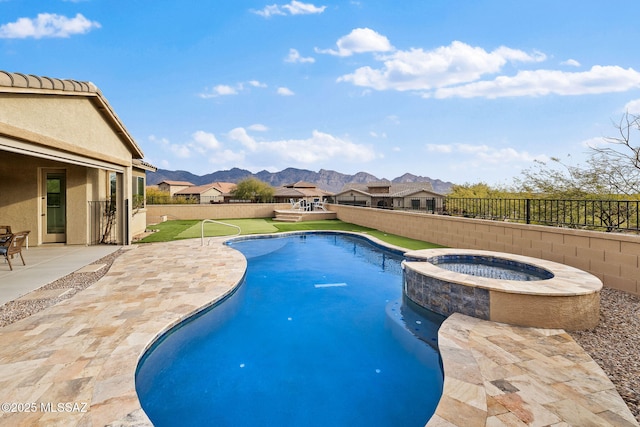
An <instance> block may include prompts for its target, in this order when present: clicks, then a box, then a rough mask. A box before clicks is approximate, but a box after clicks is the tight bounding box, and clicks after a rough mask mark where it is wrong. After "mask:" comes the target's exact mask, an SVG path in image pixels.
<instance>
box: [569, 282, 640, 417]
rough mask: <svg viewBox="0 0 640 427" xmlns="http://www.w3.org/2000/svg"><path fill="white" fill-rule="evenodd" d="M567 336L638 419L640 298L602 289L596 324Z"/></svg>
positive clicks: (639, 409) (639, 405)
mask: <svg viewBox="0 0 640 427" xmlns="http://www.w3.org/2000/svg"><path fill="white" fill-rule="evenodd" d="M570 335H571V336H572V337H573V339H574V340H576V341H577V342H578V344H580V345H581V346H582V348H584V349H585V351H586V352H587V353H589V355H591V357H592V358H593V360H595V361H596V362H597V363H598V365H600V367H602V369H603V370H604V371H605V373H606V374H607V375H608V376H609V378H610V379H611V381H612V382H613V383H614V384H615V385H616V388H617V389H618V393H619V394H620V396H622V398H623V399H624V401H625V402H626V403H627V406H628V407H629V409H630V410H631V412H632V413H633V415H635V417H636V419H637V420H638V422H640V297H638V296H635V295H631V294H627V293H625V292H620V291H616V290H614V289H610V288H603V289H602V292H601V294H600V323H599V324H598V326H597V327H596V328H595V329H593V330H590V331H584V332H570Z"/></svg>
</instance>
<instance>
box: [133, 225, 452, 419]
mask: <svg viewBox="0 0 640 427" xmlns="http://www.w3.org/2000/svg"><path fill="white" fill-rule="evenodd" d="M231 246H232V247H233V248H235V249H237V250H239V251H241V252H242V253H243V254H244V255H245V256H246V257H247V259H248V267H247V274H246V278H245V283H244V284H243V285H242V286H240V288H239V289H238V291H236V292H235V293H234V294H233V296H231V297H230V298H228V299H227V300H225V301H224V302H223V303H221V304H219V305H218V306H216V307H214V308H213V309H211V310H209V311H207V312H206V313H204V314H202V315H199V316H197V317H196V318H195V319H193V320H191V321H189V322H185V323H183V324H182V325H181V326H180V327H179V328H176V329H174V330H173V331H171V332H170V333H168V334H166V335H165V336H163V337H162V339H160V340H159V342H158V343H157V344H156V345H154V347H153V348H152V349H150V351H149V352H148V353H147V354H146V355H145V356H144V357H143V359H142V360H141V363H140V365H139V366H138V372H137V375H136V389H137V392H138V396H139V398H140V402H141V403H142V407H143V409H144V410H145V412H146V413H147V414H148V416H149V417H150V419H151V420H152V422H153V423H154V425H156V426H176V425H189V426H198V425H207V426H234V427H237V426H252V427H253V426H278V427H281V426H350V427H353V426H368V427H371V426H424V424H425V423H426V421H427V420H428V419H429V418H430V417H431V415H432V414H433V412H434V411H435V407H436V405H437V403H438V400H439V399H440V395H441V392H442V372H441V369H440V361H439V355H438V352H437V351H436V350H435V349H434V347H435V346H434V345H433V344H434V342H435V337H434V336H433V334H434V333H435V331H436V330H437V326H438V325H437V322H436V323H433V322H432V321H431V320H429V319H427V318H423V317H421V316H420V315H419V314H418V313H415V312H413V311H411V312H410V311H408V309H407V307H406V306H404V305H403V304H402V303H401V297H402V270H401V265H400V262H401V257H400V256H399V255H398V254H393V253H391V252H389V251H385V250H382V249H381V248H378V247H375V246H373V245H371V244H369V243H368V242H367V241H366V240H364V239H361V238H356V237H348V236H343V235H339V234H326V233H312V234H301V235H293V236H289V237H278V238H263V239H250V240H242V241H235V242H232V243H231ZM212 261H213V260H212ZM399 325H400V329H401V330H398V328H399ZM425 330H427V331H430V335H425V333H424V331H425ZM408 331H412V332H413V333H410V332H408ZM417 335H421V338H418V337H417ZM429 344H432V345H429Z"/></svg>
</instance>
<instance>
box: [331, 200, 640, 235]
mask: <svg viewBox="0 0 640 427" xmlns="http://www.w3.org/2000/svg"><path fill="white" fill-rule="evenodd" d="M338 203H340V204H345V205H351V206H367V207H375V208H382V209H393V210H404V211H407V210H409V211H413V212H423V213H434V214H441V215H452V216H463V217H467V218H479V219H490V220H495V221H510V222H519V223H524V224H537V225H547V226H553V227H569V228H579V229H588V230H598V231H610V232H611V231H621V232H640V200H616V199H607V200H591V199H573V200H571V199H525V198H521V199H517V198H514V199H488V198H454V197H445V198H439V199H434V198H419V199H415V198H411V199H410V200H408V201H407V200H404V201H402V200H396V201H394V202H393V204H391V203H387V204H385V205H384V206H380V205H376V204H373V203H371V202H368V201H366V200H364V199H362V200H353V201H352V200H339V201H338Z"/></svg>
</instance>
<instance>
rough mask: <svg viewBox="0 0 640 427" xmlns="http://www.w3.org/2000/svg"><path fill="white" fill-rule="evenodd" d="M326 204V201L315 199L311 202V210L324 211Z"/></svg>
mask: <svg viewBox="0 0 640 427" xmlns="http://www.w3.org/2000/svg"><path fill="white" fill-rule="evenodd" d="M325 203H326V199H322V200H320V199H316V200H314V201H313V210H314V211H318V210H320V211H326V210H327V208H325V207H324V204H325Z"/></svg>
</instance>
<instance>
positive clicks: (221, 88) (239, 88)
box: [198, 80, 267, 99]
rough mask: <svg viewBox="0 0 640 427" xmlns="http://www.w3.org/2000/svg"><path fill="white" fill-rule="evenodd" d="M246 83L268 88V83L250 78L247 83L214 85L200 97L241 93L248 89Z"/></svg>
mask: <svg viewBox="0 0 640 427" xmlns="http://www.w3.org/2000/svg"><path fill="white" fill-rule="evenodd" d="M246 85H248V86H251V87H255V88H266V87H267V84H266V83H262V82H259V81H258V80H250V81H248V82H246V83H242V82H241V83H236V84H235V85H234V86H231V85H225V84H220V85H217V86H214V87H213V89H211V90H208V89H205V91H204V92H202V93H200V94H198V96H199V97H200V98H205V99H207V98H218V97H220V96H229V95H239V94H240V93H241V92H244V91H246V90H247V89H246Z"/></svg>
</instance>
